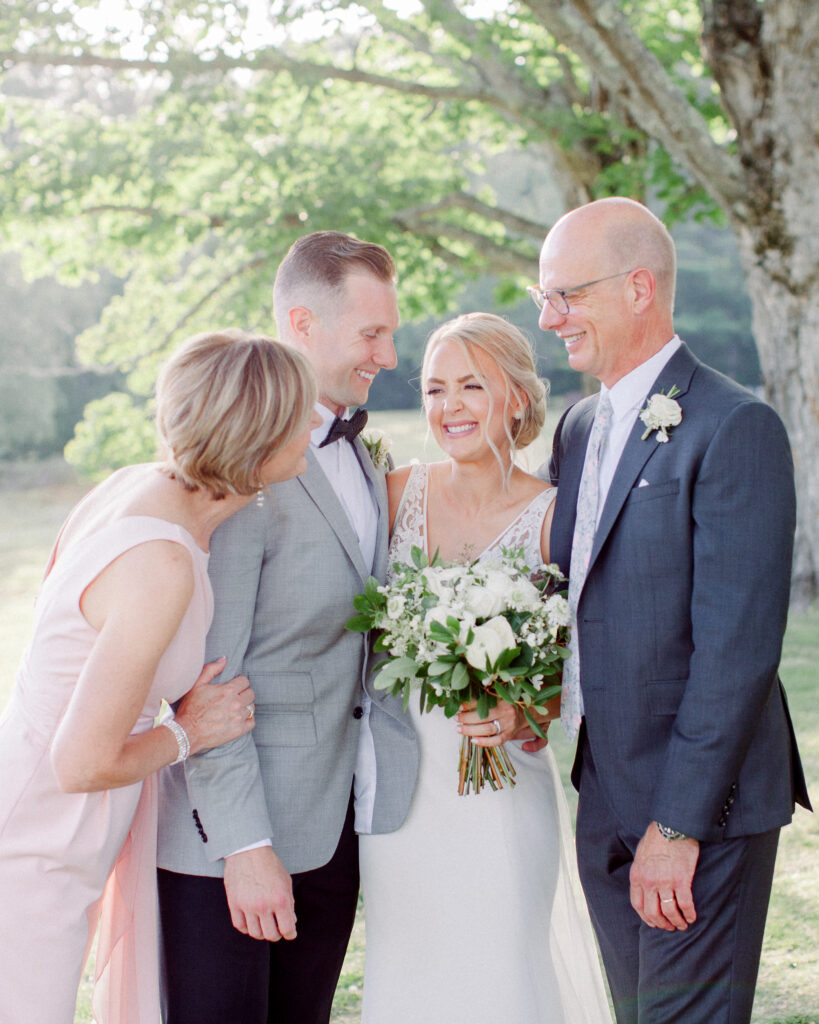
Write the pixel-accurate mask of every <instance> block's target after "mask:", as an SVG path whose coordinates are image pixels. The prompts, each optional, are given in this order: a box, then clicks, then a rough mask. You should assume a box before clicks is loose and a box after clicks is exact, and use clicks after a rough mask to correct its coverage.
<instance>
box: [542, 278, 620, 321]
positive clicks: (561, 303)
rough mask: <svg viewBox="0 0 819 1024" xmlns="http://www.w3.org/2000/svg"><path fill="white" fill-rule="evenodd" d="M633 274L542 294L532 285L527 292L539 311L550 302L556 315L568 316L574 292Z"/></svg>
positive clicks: (552, 289) (588, 282) (600, 279)
mask: <svg viewBox="0 0 819 1024" xmlns="http://www.w3.org/2000/svg"><path fill="white" fill-rule="evenodd" d="M631 273H633V271H631V270H621V271H620V273H619V274H609V275H608V276H607V277H598V278H596V279H595V280H594V281H586V283H585V284H576V285H575V286H574V288H547V289H546V291H545V292H542V291H541V290H540V288H537V287H535V286H534V285H530V286H529V287H528V288H527V289H526V291H527V292H529V294H530V295H531V296H532V301H533V302H534V304H535V305H536V306H537V308H538V309H543V307H544V305H545V304H546V303H547V302H548V303H549V305H550V306H551V307H552V309H553V310H554V311H555V313H559V314H560V315H561V316H566V315H567V314H568V312H569V299H568V296H569V295H571V294H572V293H573V292H580V291H582V290H583V289H584V288H591V286H592V285H593V284H600V282H601V281H611V280H612V279H613V278H615V277H625V276H626V274H631Z"/></svg>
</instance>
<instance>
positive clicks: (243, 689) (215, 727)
mask: <svg viewBox="0 0 819 1024" xmlns="http://www.w3.org/2000/svg"><path fill="white" fill-rule="evenodd" d="M226 662H227V658H224V657H222V658H217V660H216V661H211V662H209V663H208V664H207V665H205V667H204V668H203V669H202V671H201V672H200V673H199V678H198V679H197V680H196V682H195V683H194V684H193V687H192V688H191V689H190V690H188V692H187V693H186V694H185V696H184V697H183V698H182V700H181V701H180V703H179V706H178V708H177V709H176V716H175V717H176V721H177V722H178V723H179V725H181V726H182V728H183V729H184V730H185V733H186V734H187V737H188V740H189V741H190V745H191V749H190V752H191V754H198V753H200V752H201V751H203V750H210V749H211V748H212V747H220V746H221V745H222V744H223V743H227V742H228V741H229V740H235V739H238V738H239V736H244V734H245V733H246V732H250V730H251V729H252V728H253V725H254V720H253V715H254V714H255V711H256V708H255V706H254V704H253V701H254V697H255V695H254V693H253V690H251V688H250V683H249V682H248V680H247V677H246V676H234V677H233V679H231V680H229V681H228V682H226V683H220V684H219V685H213V680H214V679H215V678H216V677H217V676H218V675H219V673H220V672H221V671H222V669H223V668H224V667H225V664H226Z"/></svg>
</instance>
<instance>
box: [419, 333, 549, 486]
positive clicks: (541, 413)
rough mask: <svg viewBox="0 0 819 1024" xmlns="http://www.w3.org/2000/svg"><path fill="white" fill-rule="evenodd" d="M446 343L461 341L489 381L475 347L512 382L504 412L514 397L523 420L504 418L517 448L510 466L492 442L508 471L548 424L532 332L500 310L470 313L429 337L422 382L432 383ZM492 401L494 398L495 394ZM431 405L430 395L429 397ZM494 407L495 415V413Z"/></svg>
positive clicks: (512, 448)
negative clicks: (433, 364)
mask: <svg viewBox="0 0 819 1024" xmlns="http://www.w3.org/2000/svg"><path fill="white" fill-rule="evenodd" d="M444 341H455V342H457V343H458V344H459V345H460V346H461V348H462V349H463V351H464V353H465V355H466V357H467V359H468V361H469V365H470V369H471V370H472V372H473V373H474V374H475V376H476V377H477V378H478V380H480V381H482V382H484V376H483V374H482V373H481V372H480V369H479V367H478V365H477V361H476V359H475V351H476V350H479V351H481V352H485V353H486V355H488V356H489V358H490V359H492V360H493V362H494V363H495V364H496V365H497V367H498V369H499V370H500V372H501V376H502V377H503V381H504V384H505V386H506V395H505V398H504V407H503V408H504V413H505V412H506V411H507V410H508V409H509V408H510V407H511V403H512V399H513V398H516V399H517V401H518V402H519V405H520V408H519V413H520V418H519V419H517V418H516V419H513V420H512V422H511V424H510V423H509V422H508V420H507V417H506V416H504V426H505V428H506V435H507V437H508V438H509V445H510V451H511V457H510V465H509V466H508V467H507V466H505V465H504V461H503V459H502V458H501V455H500V452H499V451H497V450H496V449H495V446H494V445H493V444H492V442H491V441H490V446H491V447H492V450H493V451H494V452H495V455H496V457H497V459H498V461H499V462H500V463H501V466H502V467H503V469H504V473H506V474H507V475H508V473H510V472H511V462H512V461H513V460H514V456H515V452H516V451H519V450H520V449H522V448H525V447H526V446H527V445H530V444H531V443H532V442H533V441H535V440H537V438H538V437H539V436H540V432H541V430H542V429H543V424H544V423H545V422H546V396H547V394H548V391H549V388H548V384H547V383H546V382H545V381H543V380H541V378H540V377H538V374H537V369H536V367H535V355H534V351H533V349H532V343H531V342H530V341H529V339H528V338H527V337H526V335H525V334H524V333H523V332H522V331H520V330H518V328H517V327H515V326H514V325H513V324H510V323H509V321H508V320H504V318H503V317H501V316H496V315H495V314H494V313H464V314H463V315H462V316H458V317H455V319H454V320H448V321H447V322H446V323H444V324H441V326H440V327H438V328H436V329H435V330H434V331H433V332H432V334H431V335H430V336H429V340H428V341H427V345H426V348H425V350H424V361H423V363H422V365H421V380H422V381H426V379H427V375H428V368H429V361H430V359H431V358H432V353H433V352H434V351H435V349H436V348H437V347H438V346H439V345H440V344H441V343H442V342H444ZM490 402H491V396H490ZM424 404H425V405H426V397H425V398H424ZM491 411H492V410H491V405H490V415H491Z"/></svg>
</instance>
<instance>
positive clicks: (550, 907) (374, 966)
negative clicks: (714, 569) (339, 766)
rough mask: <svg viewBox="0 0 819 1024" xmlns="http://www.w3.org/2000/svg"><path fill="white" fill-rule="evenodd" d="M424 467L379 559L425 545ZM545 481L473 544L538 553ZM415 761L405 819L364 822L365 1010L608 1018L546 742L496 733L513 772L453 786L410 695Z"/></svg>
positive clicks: (446, 762)
mask: <svg viewBox="0 0 819 1024" xmlns="http://www.w3.org/2000/svg"><path fill="white" fill-rule="evenodd" d="M426 483H427V467H426V466H424V465H419V466H414V467H413V469H412V470H411V473H410V477H409V480H408V481H407V485H406V488H405V490H404V494H403V496H402V499H401V505H400V507H399V510H398V514H397V516H396V522H395V528H394V531H393V538H392V542H391V544H390V564H392V563H393V562H395V561H402V562H409V561H410V550H411V548H412V546H413V545H418V546H419V547H422V548H424V550H426ZM554 493H555V492H554V491H553V490H549V491H545V492H543V493H542V494H540V495H538V496H537V497H536V498H535V499H534V500H533V501H532V502H531V504H530V505H529V506H528V507H527V508H526V509H525V510H524V511H523V512H522V513H521V514H520V515H519V516H518V517H517V518H516V519H515V520H514V522H512V523H511V524H510V525H509V527H508V528H507V529H506V530H505V531H504V533H503V534H502V535H501V536H500V537H498V538H497V539H496V540H495V541H494V542H493V543H492V544H491V545H490V546H489V547H488V548H487V549H486V551H484V552H483V554H482V555H481V556H480V557H481V558H482V559H485V558H489V557H492V556H497V555H499V554H500V548H501V546H503V547H506V548H516V547H523V548H524V551H525V553H526V556H527V564H529V565H530V566H537V565H540V563H541V561H542V558H541V555H540V534H541V528H542V524H543V518H544V516H545V514H546V511H547V509H548V507H549V505H550V503H551V501H552V500H553V498H554ZM410 714H411V716H412V720H413V724H414V725H415V728H416V729H417V731H418V737H419V742H420V752H421V762H420V770H419V777H418V785H417V788H416V790H415V794H414V796H413V800H412V806H411V808H410V812H409V815H408V817H407V820H406V822H405V823H404V825H403V826H402V827H401V828H400V829H399V830H398V831H397V832H393V833H390V834H387V835H374V836H361V837H360V856H361V883H362V891H363V894H364V907H365V920H366V947H367V954H366V970H365V976H364V1005H363V1015H362V1024H610V1021H611V1017H610V1014H609V1009H608V1003H607V1000H606V996H605V992H604V988H603V982H602V977H601V973H600V968H599V966H598V959H597V952H596V948H595V944H594V938H593V935H592V930H591V924H590V922H589V918H588V914H587V912H586V908H585V904H584V903H583V902H582V896H581V895H580V894H579V882H578V880H577V872H576V867H575V855H574V844H573V840H572V832H571V824H570V821H569V814H568V808H567V805H566V800H565V797H564V795H563V789H562V787H561V782H560V778H559V776H558V772H557V768H556V765H555V761H554V756H553V754H552V752H551V750H550V749H549V748H548V747H547V748H546V749H545V750H543V751H540V752H539V753H537V754H526V753H524V752H523V751H521V749H520V743H517V742H510V743H507V744H506V747H507V750H508V752H509V754H510V757H511V758H512V760H513V761H514V764H515V768H516V771H517V785H516V786H515V787H514V788H513V789H509V788H504V789H502V790H499V791H497V792H493V791H492V790H491V789H488V788H485V789H484V790H483V791H482V792H481V793H480V794H478V795H474V794H473V795H470V796H458V751H459V746H460V736H459V734H458V733H457V732H456V731H455V721H454V720H452V719H448V718H446V717H445V715H444V713H443V711H442V710H441V709H438V708H436V709H433V711H431V712H428V713H425V714H423V715H421V713H420V711H419V710H418V701H417V700H411V701H410Z"/></svg>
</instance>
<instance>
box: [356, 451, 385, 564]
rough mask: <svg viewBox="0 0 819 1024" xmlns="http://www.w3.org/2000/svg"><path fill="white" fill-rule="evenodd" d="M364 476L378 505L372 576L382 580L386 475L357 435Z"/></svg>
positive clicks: (357, 453)
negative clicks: (374, 462) (375, 463)
mask: <svg viewBox="0 0 819 1024" xmlns="http://www.w3.org/2000/svg"><path fill="white" fill-rule="evenodd" d="M353 447H354V448H355V453H356V455H357V456H358V461H359V463H360V464H361V468H362V470H363V471H364V476H366V477H367V479H368V480H369V481H370V485H371V487H372V489H373V494H374V495H375V501H376V504H377V505H378V530H377V532H376V535H375V558H374V559H373V576H376V577H378V579H380V580H383V579H384V576H385V574H386V571H387V542H388V540H389V506H388V504H387V475H386V473H385V472H384V470H383V469H376V468H375V466H374V465H373V460H372V458H371V456H370V453H369V451H368V450H367V446H366V445H365V444H364V442H363V441H362V440H361V436H360V435H359V436H358V437H357V438H356V439H355V441H354V442H353Z"/></svg>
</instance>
